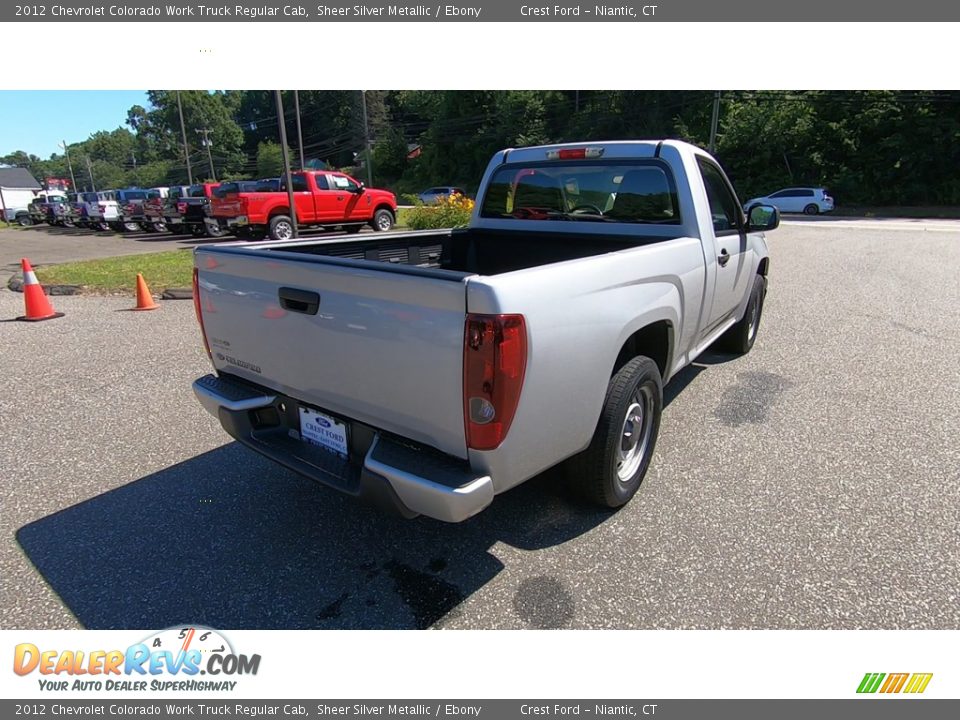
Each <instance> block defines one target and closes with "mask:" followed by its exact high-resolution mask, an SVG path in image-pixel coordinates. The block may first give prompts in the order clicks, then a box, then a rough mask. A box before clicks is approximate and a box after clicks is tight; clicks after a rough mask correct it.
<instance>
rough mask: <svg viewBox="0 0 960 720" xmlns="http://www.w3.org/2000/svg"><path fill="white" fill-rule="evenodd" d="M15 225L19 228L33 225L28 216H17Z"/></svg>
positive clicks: (31, 219)
mask: <svg viewBox="0 0 960 720" xmlns="http://www.w3.org/2000/svg"><path fill="white" fill-rule="evenodd" d="M17 225H19V226H20V227H30V226H31V225H33V218H31V217H30V216H29V215H19V216H17Z"/></svg>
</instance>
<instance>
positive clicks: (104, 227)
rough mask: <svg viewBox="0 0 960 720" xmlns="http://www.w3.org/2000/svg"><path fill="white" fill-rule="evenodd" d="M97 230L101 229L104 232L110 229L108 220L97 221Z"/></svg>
mask: <svg viewBox="0 0 960 720" xmlns="http://www.w3.org/2000/svg"><path fill="white" fill-rule="evenodd" d="M97 230H103V231H104V232H107V231H109V230H110V223H108V222H98V223H97Z"/></svg>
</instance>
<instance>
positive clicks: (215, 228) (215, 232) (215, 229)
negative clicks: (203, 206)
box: [201, 225, 227, 238]
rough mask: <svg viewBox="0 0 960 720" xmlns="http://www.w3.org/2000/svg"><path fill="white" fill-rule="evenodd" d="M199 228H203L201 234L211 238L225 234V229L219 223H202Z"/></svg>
mask: <svg viewBox="0 0 960 720" xmlns="http://www.w3.org/2000/svg"><path fill="white" fill-rule="evenodd" d="M201 229H202V230H203V234H205V235H207V237H212V238H222V237H223V236H224V235H226V234H227V231H226V230H224V229H223V228H222V227H220V226H219V225H204V226H203V227H202V228H201Z"/></svg>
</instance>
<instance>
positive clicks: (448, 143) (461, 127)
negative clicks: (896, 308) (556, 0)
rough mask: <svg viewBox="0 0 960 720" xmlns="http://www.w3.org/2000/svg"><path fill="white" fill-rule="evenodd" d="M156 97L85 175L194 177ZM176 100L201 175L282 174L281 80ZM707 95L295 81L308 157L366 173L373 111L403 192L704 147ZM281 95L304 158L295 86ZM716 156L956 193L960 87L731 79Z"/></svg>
mask: <svg viewBox="0 0 960 720" xmlns="http://www.w3.org/2000/svg"><path fill="white" fill-rule="evenodd" d="M148 96H149V101H150V102H149V105H150V106H149V107H141V106H135V107H133V108H131V109H130V111H129V112H128V115H127V123H126V124H127V127H125V128H117V129H115V130H104V131H102V132H98V133H95V134H93V135H92V136H91V137H90V138H88V139H87V140H84V141H82V142H78V143H74V144H71V145H70V147H69V151H70V159H71V160H72V163H73V170H74V174H75V176H76V179H77V184H78V185H79V186H81V187H90V186H91V176H92V183H93V184H94V185H95V186H96V187H98V188H106V187H122V186H127V185H140V186H159V185H173V184H180V183H184V182H186V180H187V167H186V162H185V159H184V152H183V139H182V132H181V127H180V116H179V112H178V108H177V93H175V92H170V91H159V90H155V91H150V92H149V94H148ZM180 96H181V102H182V106H183V116H184V125H185V127H186V132H187V144H188V148H189V157H190V163H191V169H192V171H193V176H194V179H195V180H203V179H212V178H213V177H214V176H215V177H216V178H217V179H219V180H223V179H237V178H254V177H267V176H275V175H277V174H279V172H280V168H281V167H282V160H281V157H282V154H281V148H280V146H279V145H278V140H279V132H278V130H279V122H278V119H277V112H276V107H275V104H274V94H273V92H272V91H228V92H216V93H206V92H199V91H183V92H182V93H180ZM714 99H715V93H714V92H713V91H621V90H616V91H603V90H599V91H598V90H579V91H574V90H570V91H367V92H366V93H365V94H361V93H360V92H359V91H300V93H299V102H300V117H301V132H302V137H303V151H304V157H305V160H306V164H307V165H308V166H311V165H312V166H320V165H323V164H328V165H330V166H332V167H339V168H346V169H352V170H353V171H354V172H355V173H356V174H357V175H358V177H359V178H360V179H363V180H366V177H367V170H366V165H365V164H364V163H365V160H366V152H365V151H364V146H365V126H364V109H365V110H366V118H367V127H368V128H369V137H370V145H371V148H372V169H373V178H374V183H375V184H376V185H379V186H386V187H389V188H392V189H394V190H395V191H397V192H411V191H417V190H420V189H422V188H423V187H425V186H428V185H440V184H452V185H461V186H464V187H466V188H468V189H469V190H474V189H475V188H476V186H477V184H478V182H479V180H480V176H481V174H482V172H483V169H484V167H485V165H486V163H487V161H488V159H489V157H490V155H491V154H492V153H493V152H494V151H495V150H497V149H500V148H503V147H510V146H514V147H516V146H521V145H530V144H538V143H544V142H563V141H572V140H603V139H630V138H660V137H673V138H681V139H685V140H688V141H690V142H693V143H696V144H698V145H701V146H703V147H706V146H707V144H708V142H709V138H710V125H711V115H712V111H713V104H714ZM364 101H365V102H364ZM284 103H285V106H284V109H285V116H286V130H287V139H288V145H289V146H290V156H291V161H292V162H293V164H294V165H295V166H296V165H298V164H299V147H298V146H299V143H298V139H297V128H296V120H295V118H296V115H295V112H294V102H293V93H291V92H286V93H284ZM364 106H365V108H364ZM201 131H206V133H203V132H201ZM204 138H206V140H207V142H208V143H209V145H207V144H204ZM417 149H419V150H417ZM716 154H717V155H718V157H719V158H720V160H721V161H722V162H723V164H724V165H725V167H726V168H727V169H728V171H729V173H730V175H731V177H732V179H733V181H734V183H735V185H736V186H737V190H738V192H739V193H740V194H741V196H743V197H744V198H745V197H747V196H750V195H757V194H763V193H766V192H769V191H772V190H773V189H776V188H778V187H782V186H786V185H794V184H796V185H817V186H825V187H828V188H830V189H831V190H832V191H833V193H834V194H835V195H836V197H837V198H838V200H839V202H840V203H841V204H853V203H856V204H868V205H889V204H896V205H950V204H960V172H958V168H960V92H944V91H853V92H841V91H803V92H800V91H798V92H779V91H778V92H774V91H726V92H723V93H721V99H720V112H719V122H718V132H717V140H716ZM410 155H415V157H409V156H410ZM88 159H89V169H88V163H87V160H88ZM0 163H4V164H10V165H21V166H25V167H28V168H29V169H30V170H31V171H32V172H33V173H34V175H35V176H36V177H38V178H40V177H51V176H53V177H69V171H68V168H67V163H66V158H65V157H64V156H63V155H53V156H51V157H50V158H49V159H47V160H42V159H40V158H38V157H36V156H31V155H27V154H26V153H24V152H15V153H11V154H10V155H7V156H5V157H0ZM361 166H362V167H361Z"/></svg>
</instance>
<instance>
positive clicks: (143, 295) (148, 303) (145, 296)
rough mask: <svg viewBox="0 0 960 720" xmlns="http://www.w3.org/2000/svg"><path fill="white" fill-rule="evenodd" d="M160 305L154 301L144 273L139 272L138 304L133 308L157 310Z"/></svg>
mask: <svg viewBox="0 0 960 720" xmlns="http://www.w3.org/2000/svg"><path fill="white" fill-rule="evenodd" d="M158 307H160V306H159V305H157V304H156V303H155V302H154V301H153V295H151V294H150V288H148V287H147V281H146V280H144V279H143V275H142V274H140V273H137V306H136V307H135V308H130V309H131V310H156V309H157V308H158Z"/></svg>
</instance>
